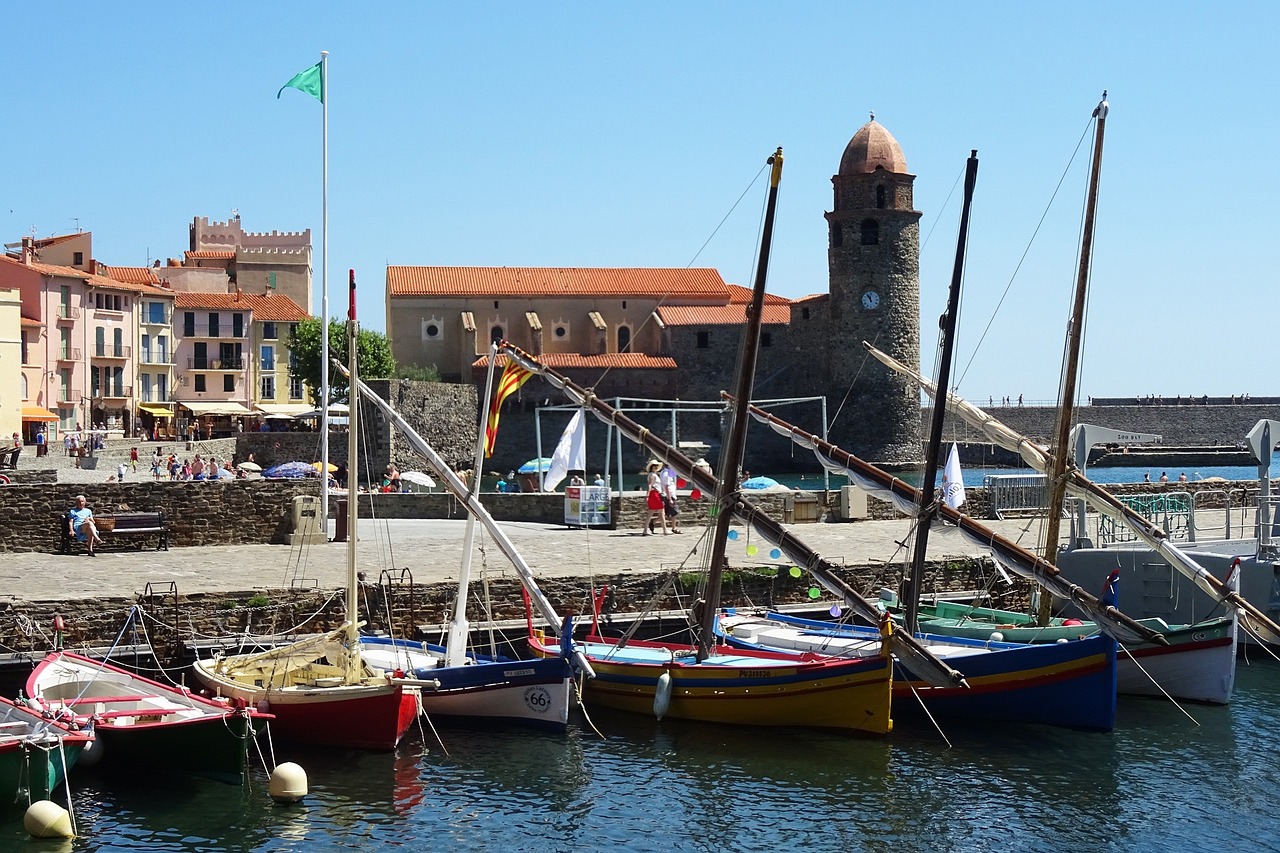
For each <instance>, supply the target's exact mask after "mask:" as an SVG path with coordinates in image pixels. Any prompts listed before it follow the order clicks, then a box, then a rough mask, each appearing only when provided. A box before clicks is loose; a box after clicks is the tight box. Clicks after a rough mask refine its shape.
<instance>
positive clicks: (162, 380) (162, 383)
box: [156, 373, 169, 403]
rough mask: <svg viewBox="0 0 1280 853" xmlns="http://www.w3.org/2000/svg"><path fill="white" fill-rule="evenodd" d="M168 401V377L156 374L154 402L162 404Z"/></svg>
mask: <svg viewBox="0 0 1280 853" xmlns="http://www.w3.org/2000/svg"><path fill="white" fill-rule="evenodd" d="M168 399H169V377H168V376H165V375H164V374H163V373H158V374H156V402H157V403H164V402H166V401H168Z"/></svg>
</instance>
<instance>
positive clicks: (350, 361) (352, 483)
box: [320, 270, 360, 680]
mask: <svg viewBox="0 0 1280 853" xmlns="http://www.w3.org/2000/svg"><path fill="white" fill-rule="evenodd" d="M347 278H348V282H349V284H348V288H347V289H348V291H349V293H348V305H347V371H348V372H349V374H350V376H349V380H348V382H347V388H348V390H347V409H348V413H347V418H348V420H347V430H348V432H347V648H348V651H349V652H350V654H348V655H347V666H348V667H354V665H355V663H356V661H357V660H358V656H357V655H356V650H357V649H358V648H359V647H358V646H357V643H358V642H359V636H360V630H359V620H360V607H359V599H358V598H357V597H356V596H357V594H358V593H359V590H358V588H357V585H356V539H358V538H359V537H357V536H356V521H357V519H359V517H360V507H359V504H360V478H359V477H358V476H357V472H358V471H359V468H360V449H359V447H358V446H357V439H358V437H359V435H360V430H359V425H358V423H357V421H356V418H357V417H358V415H359V405H358V402H359V400H358V397H359V390H358V387H357V386H358V384H359V383H358V382H357V379H358V377H359V374H358V373H357V372H356V361H357V359H356V337H357V326H356V271H355V270H350V271H349V272H348V273H347ZM320 478H321V480H322V482H323V483H324V488H325V489H326V490H327V489H328V488H329V472H328V471H321V472H320ZM354 675H356V673H348V680H351V679H352V678H353V677H354Z"/></svg>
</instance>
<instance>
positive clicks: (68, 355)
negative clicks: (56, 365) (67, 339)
mask: <svg viewBox="0 0 1280 853" xmlns="http://www.w3.org/2000/svg"><path fill="white" fill-rule="evenodd" d="M79 360H80V350H79V349H78V348H73V347H62V348H60V349H59V350H58V361H79Z"/></svg>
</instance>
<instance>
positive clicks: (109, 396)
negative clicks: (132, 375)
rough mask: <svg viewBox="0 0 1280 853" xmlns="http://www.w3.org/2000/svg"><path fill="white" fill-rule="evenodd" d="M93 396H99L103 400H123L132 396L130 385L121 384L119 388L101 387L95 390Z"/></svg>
mask: <svg viewBox="0 0 1280 853" xmlns="http://www.w3.org/2000/svg"><path fill="white" fill-rule="evenodd" d="M93 396H94V397H95V398H97V397H101V398H102V399H104V400H123V399H125V398H127V397H132V396H133V386H132V385H122V386H121V387H119V388H103V389H102V390H101V391H95V392H94V395H93Z"/></svg>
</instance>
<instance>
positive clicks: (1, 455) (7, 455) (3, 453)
mask: <svg viewBox="0 0 1280 853" xmlns="http://www.w3.org/2000/svg"><path fill="white" fill-rule="evenodd" d="M20 453H22V448H21V447H6V448H5V449H4V450H0V468H13V469H15V470H16V469H17V467H18V455H19V454H20Z"/></svg>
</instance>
